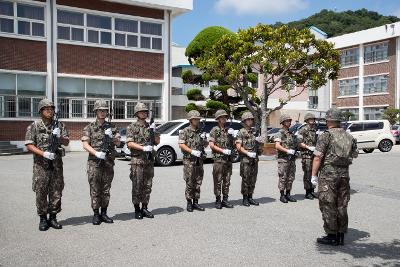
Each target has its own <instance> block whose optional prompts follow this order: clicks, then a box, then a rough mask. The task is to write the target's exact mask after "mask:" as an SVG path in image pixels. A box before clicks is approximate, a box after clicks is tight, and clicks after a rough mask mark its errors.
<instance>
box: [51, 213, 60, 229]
mask: <svg viewBox="0 0 400 267" xmlns="http://www.w3.org/2000/svg"><path fill="white" fill-rule="evenodd" d="M48 225H49V226H50V227H52V228H54V229H62V225H61V224H59V223H58V222H57V214H50V216H49V221H48Z"/></svg>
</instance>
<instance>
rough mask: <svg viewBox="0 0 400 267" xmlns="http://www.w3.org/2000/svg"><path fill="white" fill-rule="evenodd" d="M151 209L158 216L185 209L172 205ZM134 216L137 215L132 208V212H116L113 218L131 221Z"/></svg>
mask: <svg viewBox="0 0 400 267" xmlns="http://www.w3.org/2000/svg"><path fill="white" fill-rule="evenodd" d="M150 211H151V213H153V214H154V216H157V215H173V214H177V213H179V212H182V211H184V209H183V208H181V207H176V206H172V207H167V208H158V209H154V210H151V209H150ZM134 217H135V214H134V211H133V210H132V212H125V213H119V214H115V215H114V216H113V217H112V219H113V220H115V221H129V220H133V219H134Z"/></svg>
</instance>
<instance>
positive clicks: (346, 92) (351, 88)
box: [339, 78, 358, 96]
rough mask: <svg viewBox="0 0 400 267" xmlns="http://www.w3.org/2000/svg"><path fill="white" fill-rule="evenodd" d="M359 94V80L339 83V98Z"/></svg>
mask: <svg viewBox="0 0 400 267" xmlns="http://www.w3.org/2000/svg"><path fill="white" fill-rule="evenodd" d="M357 94H358V78H355V79H347V80H340V81H339V96H352V95H357Z"/></svg>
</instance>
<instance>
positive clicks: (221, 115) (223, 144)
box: [208, 109, 235, 209]
mask: <svg viewBox="0 0 400 267" xmlns="http://www.w3.org/2000/svg"><path fill="white" fill-rule="evenodd" d="M227 119H228V114H227V113H226V111H225V110H222V109H221V110H218V111H217V112H216V113H215V120H217V121H218V125H217V126H215V127H214V128H212V129H211V132H210V137H209V139H208V140H209V144H210V148H211V149H212V151H213V156H214V166H213V178H214V194H215V198H216V201H215V208H217V209H221V208H222V207H225V208H233V206H232V204H231V203H229V200H228V197H229V186H230V183H231V175H232V160H231V154H232V148H233V142H232V139H233V134H234V132H235V131H234V130H233V129H232V128H229V129H228V128H226V126H225V124H226V120H227ZM221 186H222V194H223V199H222V202H221Z"/></svg>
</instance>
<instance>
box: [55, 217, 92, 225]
mask: <svg viewBox="0 0 400 267" xmlns="http://www.w3.org/2000/svg"><path fill="white" fill-rule="evenodd" d="M92 218H93V215H90V216H81V217H71V218H68V219H65V220H62V221H59V223H60V224H62V225H72V226H77V225H84V224H88V223H92Z"/></svg>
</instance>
